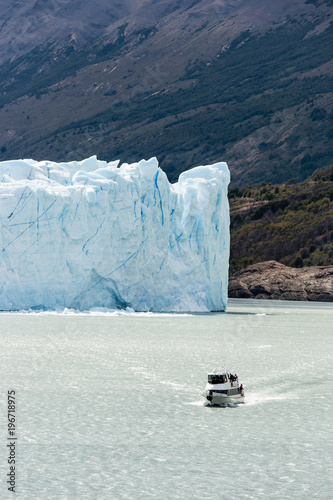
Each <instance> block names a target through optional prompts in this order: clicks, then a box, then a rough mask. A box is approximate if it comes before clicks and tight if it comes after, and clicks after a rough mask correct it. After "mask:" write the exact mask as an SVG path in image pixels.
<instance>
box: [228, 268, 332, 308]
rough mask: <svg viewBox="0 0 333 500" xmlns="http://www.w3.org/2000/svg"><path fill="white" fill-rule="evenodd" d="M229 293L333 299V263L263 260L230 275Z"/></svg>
mask: <svg viewBox="0 0 333 500" xmlns="http://www.w3.org/2000/svg"><path fill="white" fill-rule="evenodd" d="M229 297H233V298H250V299H274V300H303V301H304V300H308V301H320V302H333V266H320V267H315V266H313V267H304V268H299V269H296V268H293V267H288V266H285V265H284V264H280V263H279V262H276V261H275V260H269V261H267V262H260V263H259V264H254V265H252V266H249V267H247V268H246V269H243V270H241V271H238V272H237V273H235V274H234V275H233V276H231V277H230V279H229Z"/></svg>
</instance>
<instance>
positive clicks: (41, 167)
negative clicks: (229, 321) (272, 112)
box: [0, 157, 229, 312]
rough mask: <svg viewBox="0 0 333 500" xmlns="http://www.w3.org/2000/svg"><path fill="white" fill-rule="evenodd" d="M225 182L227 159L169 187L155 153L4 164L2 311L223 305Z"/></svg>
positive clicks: (0, 192)
mask: <svg viewBox="0 0 333 500" xmlns="http://www.w3.org/2000/svg"><path fill="white" fill-rule="evenodd" d="M228 183H229V170H228V167H227V164H226V163H216V164H215V165H211V166H204V167H196V168H193V169H192V170H189V171H187V172H184V173H182V174H181V175H180V177H179V180H178V183H176V184H173V185H171V184H170V183H169V182H168V179H167V177H166V175H165V174H164V172H163V171H162V170H161V169H160V168H159V167H158V162H157V160H156V158H152V159H150V160H149V161H145V160H142V161H140V162H138V163H134V164H131V165H129V164H123V165H122V166H121V167H120V168H118V162H111V163H106V162H103V161H99V160H97V158H96V157H91V158H88V159H86V160H83V161H80V162H70V163H54V162H49V161H41V162H37V161H34V160H13V161H5V162H1V163H0V224H1V236H0V237H1V240H0V245H1V254H0V255H1V256H0V310H20V309H30V308H47V309H58V308H64V307H67V308H75V309H80V310H86V309H90V308H92V307H106V308H111V309H114V308H121V309H123V308H126V307H131V308H133V309H134V310H136V311H156V312H157V311H165V312H166V311H175V312H177V311H214V310H215V311H221V310H225V308H226V303H227V285H228V262H229V205H228V200H227V186H228Z"/></svg>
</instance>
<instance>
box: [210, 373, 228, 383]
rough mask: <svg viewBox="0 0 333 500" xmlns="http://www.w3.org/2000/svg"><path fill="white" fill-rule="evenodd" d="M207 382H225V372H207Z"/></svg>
mask: <svg viewBox="0 0 333 500" xmlns="http://www.w3.org/2000/svg"><path fill="white" fill-rule="evenodd" d="M208 382H209V383H210V384H225V383H226V382H227V376H226V375H225V374H223V375H221V374H209V375H208Z"/></svg>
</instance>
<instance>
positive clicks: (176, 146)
mask: <svg viewBox="0 0 333 500" xmlns="http://www.w3.org/2000/svg"><path fill="white" fill-rule="evenodd" d="M2 3H3V0H0V6H1V4H2ZM28 4H29V5H28ZM15 5H17V7H15V8H14V9H12V13H11V14H10V15H9V19H8V12H7V14H6V15H7V18H6V19H7V21H6V23H5V25H4V24H3V25H2V28H1V34H3V33H7V35H6V36H7V39H6V37H4V38H3V37H1V40H2V42H1V43H2V44H3V47H5V48H7V56H9V55H10V43H9V41H8V37H9V36H10V35H9V34H10V33H12V34H14V31H15V30H14V28H13V27H12V28H11V29H10V28H8V26H9V24H8V23H10V22H12V23H13V26H18V24H19V21H20V19H22V16H23V10H22V9H24V8H26V9H28V6H30V11H29V12H30V14H29V16H30V17H29V16H28V17H29V19H31V26H30V29H31V31H32V32H36V33H37V35H36V36H35V35H34V37H31V36H30V32H29V29H26V30H25V31H24V33H23V36H21V37H18V36H16V38H15V37H14V39H15V40H16V43H18V42H17V40H18V39H19V40H20V43H21V44H22V47H23V48H22V50H21V49H20V51H19V52H18V54H20V53H21V52H22V55H16V56H15V57H14V58H12V59H11V60H10V61H9V60H7V61H5V62H3V64H2V65H1V66H0V82H1V87H0V88H1V91H2V92H1V93H0V106H2V108H1V109H0V159H6V158H15V157H22V156H24V157H27V156H30V157H34V158H36V159H42V158H46V157H48V158H52V159H54V160H72V159H74V158H77V157H84V156H89V155H91V154H98V156H99V157H100V158H103V159H109V160H111V159H114V158H116V157H120V158H121V160H123V161H127V160H128V161H132V160H137V159H138V158H141V157H146V158H147V157H150V156H152V155H157V156H158V157H159V160H160V161H161V165H162V168H164V170H165V171H166V172H167V173H168V175H169V178H170V179H171V180H172V181H174V180H176V179H177V177H178V175H179V173H180V172H181V171H182V170H184V169H186V168H188V167H189V166H192V165H193V164H196V163H197V164H200V163H207V162H208V161H211V162H214V161H216V160H220V159H226V160H227V161H228V162H229V165H230V168H231V172H232V178H233V182H234V183H236V184H239V185H245V184H247V183H253V182H260V181H262V180H267V181H269V180H270V181H272V182H282V181H283V180H286V179H288V178H290V177H296V178H297V179H299V180H300V179H304V178H305V177H307V176H308V175H309V174H311V172H313V171H314V170H315V169H316V168H318V167H320V166H322V165H325V164H329V163H331V161H332V156H333V152H332V147H331V145H330V144H331V139H332V137H333V124H332V117H333V115H332V93H331V89H332V66H333V63H332V48H331V45H332V44H331V40H332V24H331V20H332V12H333V2H332V1H321V0H313V1H310V0H306V1H304V0H295V2H294V3H292V4H291V3H290V2H289V1H286V0H279V1H276V2H274V3H273V5H272V3H269V2H267V1H263V0H248V1H243V0H234V1H231V0H230V1H222V0H219V1H212V0H203V1H193V0H183V1H177V2H172V3H171V4H170V2H166V1H161V0H147V1H144V0H141V1H139V0H138V1H134V0H132V1H128V2H122V3H117V2H111V5H112V8H110V2H107V1H102V0H94V2H91V3H90V4H89V9H90V12H88V11H87V10H86V9H87V5H88V4H86V3H85V2H82V1H81V0H77V1H76V2H74V3H73V2H69V1H68V0H58V1H56V0H54V1H51V0H50V1H48V0H43V1H41V0H39V1H38V2H32V1H31V2H30V1H29V2H27V3H24V2H21V1H18V2H15ZM24 6H25V7H24ZM20 9H21V10H20ZM43 9H44V10H43ZM52 9H53V10H52ZM1 12H2V14H1V17H0V19H1V20H2V21H3V19H4V13H3V12H5V10H4V11H1ZM73 12H74V13H75V14H76V15H74V14H73ZM43 16H44V17H43ZM48 16H49V17H48ZM25 19H26V18H25ZM39 19H41V21H40V22H39V21H38V20H39ZM15 22H16V24H15ZM57 26H61V29H60V28H59V29H57ZM6 30H7V31H6ZM34 30H35V31H34ZM15 33H16V34H17V32H15ZM6 40H7V41H6ZM15 40H14V41H15ZM13 43H14V42H13ZM2 53H6V50H3V51H2ZM10 57H12V56H10Z"/></svg>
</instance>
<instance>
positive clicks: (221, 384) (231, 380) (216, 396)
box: [202, 368, 245, 405]
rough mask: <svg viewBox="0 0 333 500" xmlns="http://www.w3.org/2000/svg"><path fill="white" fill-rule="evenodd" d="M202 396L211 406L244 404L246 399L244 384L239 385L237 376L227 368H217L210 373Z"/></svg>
mask: <svg viewBox="0 0 333 500" xmlns="http://www.w3.org/2000/svg"><path fill="white" fill-rule="evenodd" d="M202 395H203V397H204V398H205V399H206V403H207V404H210V405H222V404H226V403H244V398H245V395H244V388H243V384H241V385H239V382H238V377H237V375H236V374H235V375H233V374H232V373H231V371H230V370H227V369H226V368H224V369H223V368H215V369H214V370H213V371H212V372H211V373H208V382H207V385H206V387H205V391H204V392H203V394H202Z"/></svg>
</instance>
